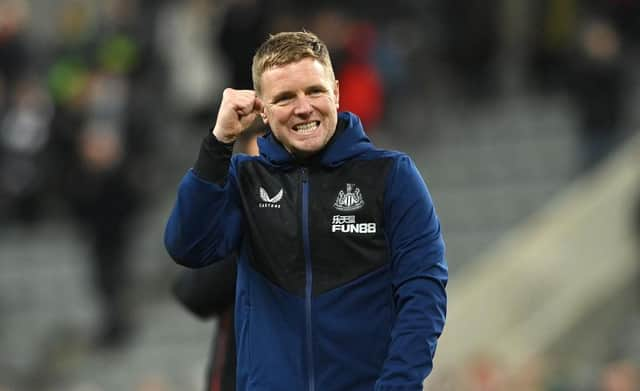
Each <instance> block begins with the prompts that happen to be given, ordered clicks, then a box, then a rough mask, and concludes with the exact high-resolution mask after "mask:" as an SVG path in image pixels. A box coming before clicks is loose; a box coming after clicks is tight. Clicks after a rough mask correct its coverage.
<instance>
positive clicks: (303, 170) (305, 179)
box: [300, 167, 309, 183]
mask: <svg viewBox="0 0 640 391" xmlns="http://www.w3.org/2000/svg"><path fill="white" fill-rule="evenodd" d="M300 175H301V177H302V182H304V183H306V182H308V181H309V172H308V170H307V167H300Z"/></svg>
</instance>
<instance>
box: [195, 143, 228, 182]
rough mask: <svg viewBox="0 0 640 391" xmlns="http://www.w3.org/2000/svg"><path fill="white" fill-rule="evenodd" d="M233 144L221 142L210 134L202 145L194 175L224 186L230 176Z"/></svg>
mask: <svg viewBox="0 0 640 391" xmlns="http://www.w3.org/2000/svg"><path fill="white" fill-rule="evenodd" d="M233 144H234V143H229V144H225V143H223V142H220V141H218V139H216V138H215V136H214V135H213V134H212V133H211V132H209V134H207V136H206V137H205V138H204V139H203V140H202V144H201V145H200V153H199V154H198V160H196V163H195V165H194V166H193V171H194V173H195V174H196V175H197V176H198V177H199V178H201V179H204V180H205V181H208V182H213V183H216V184H218V185H220V186H222V185H224V183H225V182H226V180H227V175H228V174H229V165H230V164H231V155H232V153H233Z"/></svg>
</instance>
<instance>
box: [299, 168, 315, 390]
mask: <svg viewBox="0 0 640 391" xmlns="http://www.w3.org/2000/svg"><path fill="white" fill-rule="evenodd" d="M301 177H302V243H303V248H304V259H305V270H306V281H305V317H306V319H305V325H306V339H307V375H308V377H309V387H308V391H315V373H314V368H313V367H314V363H313V346H312V344H311V342H312V335H313V334H312V331H313V330H312V326H311V293H312V292H313V269H312V268H311V245H310V244H309V175H308V172H307V169H306V168H305V167H302V169H301Z"/></svg>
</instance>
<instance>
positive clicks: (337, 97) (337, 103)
mask: <svg viewBox="0 0 640 391" xmlns="http://www.w3.org/2000/svg"><path fill="white" fill-rule="evenodd" d="M333 94H334V95H335V96H336V108H338V107H340V83H339V82H338V79H336V85H335V87H334V89H333Z"/></svg>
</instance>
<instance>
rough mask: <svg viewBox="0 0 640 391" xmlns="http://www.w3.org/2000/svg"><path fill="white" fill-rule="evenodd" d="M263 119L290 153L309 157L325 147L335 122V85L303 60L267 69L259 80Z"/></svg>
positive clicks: (326, 74) (312, 61)
mask: <svg viewBox="0 0 640 391" xmlns="http://www.w3.org/2000/svg"><path fill="white" fill-rule="evenodd" d="M260 86H261V89H262V93H261V96H260V98H261V99H262V101H263V104H264V111H263V113H262V118H263V120H264V121H265V123H266V124H268V125H269V126H270V127H271V130H272V131H273V134H274V135H275V137H276V138H277V139H278V140H279V141H280V142H281V143H282V145H284V147H285V148H286V149H287V151H289V152H290V153H293V154H294V155H296V156H298V157H308V156H311V155H313V154H314V153H316V152H318V151H320V150H321V149H322V148H324V146H325V145H327V142H329V139H331V136H333V134H334V133H335V131H336V125H337V122H338V98H339V94H338V82H337V81H335V80H334V79H333V78H332V77H331V74H330V73H329V72H327V70H326V69H325V68H324V67H323V66H322V64H321V63H320V62H318V61H317V60H315V59H312V58H304V59H302V60H300V61H298V62H294V63H290V64H286V65H283V66H279V67H275V68H271V69H268V70H266V71H265V72H264V73H263V74H262V77H261V79H260Z"/></svg>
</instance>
